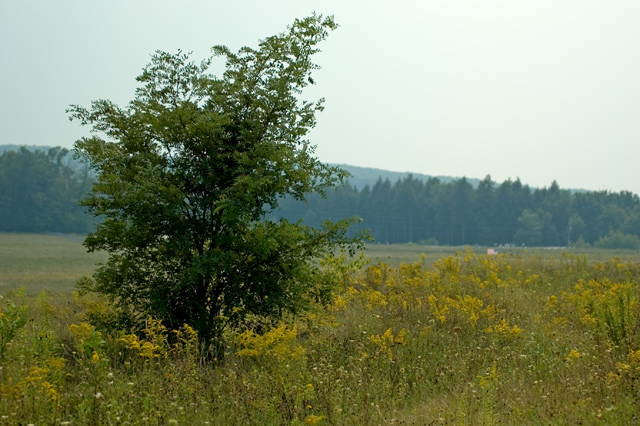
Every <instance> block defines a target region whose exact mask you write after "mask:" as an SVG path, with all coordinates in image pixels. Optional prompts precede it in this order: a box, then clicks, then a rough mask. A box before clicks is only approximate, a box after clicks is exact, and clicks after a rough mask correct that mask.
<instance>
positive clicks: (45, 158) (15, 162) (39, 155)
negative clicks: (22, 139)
mask: <svg viewBox="0 0 640 426" xmlns="http://www.w3.org/2000/svg"><path fill="white" fill-rule="evenodd" d="M69 158H70V156H69V150H68V149H64V148H59V147H57V148H50V149H49V150H48V151H47V152H44V151H40V150H35V151H30V150H28V149H27V148H26V147H22V148H20V149H19V150H18V151H5V152H4V153H3V154H2V155H0V231H4V232H64V233H74V232H75V233H86V232H88V231H90V229H91V227H92V223H93V219H92V218H91V217H90V216H89V215H87V214H85V209H84V208H82V207H80V206H79V205H78V200H79V199H80V198H81V197H82V196H83V195H84V194H86V192H87V191H88V190H89V189H90V188H91V179H90V177H89V174H88V171H87V169H86V168H85V169H79V170H75V169H74V168H73V167H71V166H70V164H69Z"/></svg>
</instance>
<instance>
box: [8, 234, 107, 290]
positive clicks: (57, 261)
mask: <svg viewBox="0 0 640 426" xmlns="http://www.w3.org/2000/svg"><path fill="white" fill-rule="evenodd" d="M82 240H83V237H82V236H80V235H43V234H13V233H0V294H2V293H6V291H7V290H10V289H15V288H17V287H20V286H24V287H25V289H26V290H27V292H28V293H29V294H37V293H40V292H41V291H43V290H48V291H51V292H54V293H57V292H69V291H70V290H71V289H73V286H74V285H75V282H76V281H77V280H78V279H79V278H80V277H82V276H84V275H89V274H91V273H92V271H93V270H94V268H95V264H96V263H97V262H103V261H105V260H106V258H107V257H106V255H105V254H104V253H87V250H86V249H85V248H84V247H83V246H82Z"/></svg>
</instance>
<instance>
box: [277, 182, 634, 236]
mask: <svg viewBox="0 0 640 426" xmlns="http://www.w3.org/2000/svg"><path fill="white" fill-rule="evenodd" d="M278 214H282V215H283V216H285V217H286V218H288V219H289V220H296V219H299V218H302V219H304V221H308V222H316V221H320V220H323V219H325V218H334V217H344V216H348V215H357V216H360V217H361V218H362V219H363V223H362V226H363V227H365V228H369V229H370V230H371V235H372V236H373V238H375V240H376V241H377V242H379V243H391V244H392V243H407V242H416V243H427V244H441V245H475V244H478V245H497V244H514V245H526V246H567V245H575V244H585V245H586V244H591V245H598V246H602V247H607V246H612V247H613V246H615V247H619V248H640V238H639V237H640V200H639V198H638V196H637V195H636V194H633V193H631V192H628V191H622V192H619V193H616V192H609V191H570V190H567V189H561V188H560V187H559V186H558V184H557V183H556V182H555V181H554V182H553V183H552V184H551V185H550V186H549V187H548V188H535V189H534V188H531V187H529V186H528V185H525V184H523V183H522V182H521V181H520V180H519V179H517V180H515V181H514V180H507V181H504V182H503V183H501V184H498V183H496V182H494V181H493V180H491V177H490V176H487V177H486V178H485V179H484V180H482V181H480V182H479V184H478V185H477V186H473V185H472V184H471V183H469V181H468V180H467V179H466V178H462V179H458V180H455V181H452V182H448V183H443V182H442V181H441V180H439V179H438V178H430V179H428V180H426V181H423V180H420V179H416V178H414V177H413V176H411V175H410V176H408V177H406V178H405V179H402V180H398V181H396V182H395V183H393V184H392V183H391V182H390V181H389V180H382V179H379V180H378V181H377V182H376V183H375V184H374V185H372V186H369V185H366V186H364V187H363V188H362V189H360V190H358V189H356V188H354V187H353V186H351V185H349V184H347V185H345V186H343V187H341V188H339V189H338V190H335V191H332V192H330V193H329V194H328V195H327V198H326V199H322V198H320V197H318V196H316V197H312V198H310V199H309V202H308V203H307V204H304V203H299V202H295V201H294V200H291V199H288V200H284V201H283V202H282V203H281V210H280V211H279V212H278Z"/></svg>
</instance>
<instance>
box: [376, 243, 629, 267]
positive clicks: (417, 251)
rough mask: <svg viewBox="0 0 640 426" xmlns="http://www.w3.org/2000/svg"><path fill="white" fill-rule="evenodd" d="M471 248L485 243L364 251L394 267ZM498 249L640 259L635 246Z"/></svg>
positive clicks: (515, 252)
mask: <svg viewBox="0 0 640 426" xmlns="http://www.w3.org/2000/svg"><path fill="white" fill-rule="evenodd" d="M467 250H469V251H471V252H472V253H474V254H476V255H482V254H485V253H486V252H487V247H485V246H455V247H447V246H423V245H419V244H414V243H408V244H368V245H367V251H366V255H367V257H369V258H371V260H372V261H373V263H377V262H378V261H380V262H384V263H387V264H389V265H390V266H393V267H397V266H399V265H400V264H401V263H403V262H404V263H412V262H415V261H416V260H417V259H418V258H420V256H421V255H422V254H424V255H425V256H426V258H425V263H426V264H427V265H432V264H433V263H434V262H435V261H437V260H439V259H442V258H443V257H448V256H453V255H455V254H456V253H463V252H465V251H467ZM498 251H499V252H500V253H501V254H504V255H520V256H527V255H533V256H542V257H551V258H561V257H562V256H563V254H571V255H574V256H585V257H586V258H587V259H588V261H593V262H601V261H606V260H609V259H611V258H613V257H617V258H619V259H623V260H629V261H640V252H638V251H637V250H623V249H620V250H603V249H596V248H591V247H583V248H574V247H570V248H567V247H549V248H544V247H533V248H523V247H509V248H503V247H499V248H498Z"/></svg>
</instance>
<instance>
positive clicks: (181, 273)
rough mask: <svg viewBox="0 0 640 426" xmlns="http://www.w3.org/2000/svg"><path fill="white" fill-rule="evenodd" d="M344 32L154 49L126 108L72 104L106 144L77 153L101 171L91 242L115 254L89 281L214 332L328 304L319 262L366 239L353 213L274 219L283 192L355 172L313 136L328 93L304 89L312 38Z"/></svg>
mask: <svg viewBox="0 0 640 426" xmlns="http://www.w3.org/2000/svg"><path fill="white" fill-rule="evenodd" d="M335 28H336V24H335V22H334V20H333V17H327V18H323V17H322V16H318V15H313V16H311V17H308V18H305V19H302V20H296V21H295V22H294V24H293V25H291V26H290V27H289V28H288V31H287V32H285V33H282V34H279V35H276V36H272V37H269V38H266V39H265V40H263V41H261V42H260V44H259V49H258V50H254V49H251V48H248V47H243V48H242V49H240V51H239V52H238V53H232V52H231V51H230V50H229V49H228V48H227V47H225V46H215V47H213V48H212V52H213V55H212V57H210V58H209V59H207V60H205V61H203V62H202V63H201V64H199V65H198V64H195V63H194V62H192V61H191V60H190V55H188V54H183V53H182V52H178V53H177V54H170V53H166V52H161V51H157V52H156V53H155V55H153V56H152V60H151V63H150V64H149V65H147V66H146V67H145V68H144V70H143V73H142V75H140V76H139V77H138V78H137V80H138V81H139V82H140V83H141V87H140V88H138V89H137V90H136V96H135V99H134V100H133V101H131V102H130V103H129V105H128V106H127V107H126V108H121V107H119V106H117V105H115V104H113V103H112V102H110V101H108V100H98V101H94V102H93V103H92V105H91V108H90V109H86V108H83V107H81V106H78V105H72V106H71V107H70V108H69V109H68V111H67V112H68V113H69V115H70V119H71V120H74V119H77V120H79V121H80V122H81V123H82V124H83V125H90V126H92V128H93V131H94V132H101V133H103V134H104V135H105V136H106V139H107V140H105V139H101V138H99V137H91V138H83V139H80V140H78V141H77V142H76V144H75V148H74V150H75V154H76V155H77V156H78V157H80V158H82V159H84V160H85V161H87V162H88V163H89V164H90V166H91V167H92V168H93V169H94V170H95V172H96V174H97V180H96V182H95V184H94V186H93V189H92V191H91V192H90V193H89V194H88V195H87V196H86V197H85V198H84V199H83V200H82V202H81V204H83V205H84V206H87V207H88V208H89V211H90V212H91V213H92V214H94V215H96V216H99V217H100V218H102V222H101V223H100V224H98V225H97V227H96V230H95V232H93V233H91V234H89V235H88V236H87V238H86V239H85V242H84V244H85V246H86V247H87V248H88V250H89V251H95V250H106V251H107V252H109V254H110V256H109V259H108V261H107V262H106V263H105V264H104V265H102V266H101V267H100V268H99V269H98V270H97V271H96V272H95V274H94V275H93V277H92V278H91V279H86V280H85V281H84V282H82V283H80V286H81V287H83V288H85V289H88V290H91V291H96V292H98V293H101V294H103V295H106V296H108V297H109V298H110V299H111V300H112V301H113V302H114V303H115V304H116V306H118V307H119V308H120V309H122V310H124V311H126V312H129V313H134V314H137V315H146V314H150V315H153V316H155V317H157V318H160V319H162V320H163V321H165V323H167V325H169V326H173V327H176V326H180V325H182V324H183V323H188V324H190V325H191V326H192V327H194V328H195V329H196V330H197V331H198V332H199V333H200V336H201V337H202V338H203V339H205V340H211V339H215V338H216V337H219V336H220V334H221V333H222V331H223V330H224V328H225V327H226V326H228V325H230V324H234V323H237V322H238V321H241V320H242V319H243V318H244V317H245V316H246V315H247V314H258V315H267V316H273V315H276V316H277V315H280V314H282V313H283V312H286V311H294V312H295V311H297V310H299V309H303V308H304V307H305V306H306V305H307V303H308V302H310V301H311V300H318V299H320V300H324V301H326V300H327V297H329V294H330V288H327V285H328V284H326V280H324V281H323V279H322V273H321V270H320V269H319V267H318V263H317V260H318V258H320V257H322V256H325V255H327V254H329V253H332V252H333V251H334V250H336V249H349V250H353V247H354V244H356V245H357V244H360V243H361V242H362V240H361V238H360V237H348V236H347V231H348V230H349V228H350V226H351V225H352V224H353V222H354V220H356V219H354V218H350V219H344V220H341V221H338V222H329V221H327V222H325V223H324V224H323V225H322V226H320V227H317V228H313V227H309V226H306V225H304V224H302V223H301V222H298V223H291V222H288V221H287V220H284V219H280V220H268V219H267V216H266V215H267V214H268V213H271V212H273V211H274V210H275V209H277V207H278V201H279V199H281V197H284V196H289V197H293V198H295V199H298V200H305V197H306V196H307V195H308V194H310V193H313V192H318V193H320V194H324V193H325V190H326V189H328V188H330V187H334V186H337V185H339V184H341V183H342V181H343V179H344V178H345V177H346V173H345V172H344V171H342V170H340V169H339V168H336V167H329V166H327V165H324V164H322V163H321V162H319V161H318V160H317V159H316V158H315V157H314V156H313V152H314V146H313V145H311V144H310V143H309V142H308V141H307V140H305V139H304V137H305V135H306V134H307V132H308V131H309V130H310V129H311V128H313V127H314V125H315V123H316V121H315V113H316V112H317V111H321V110H322V109H323V107H322V103H323V99H321V100H320V101H318V102H315V103H313V102H308V101H302V100H300V99H299V98H298V95H299V94H300V93H301V91H302V89H303V88H304V87H306V86H307V85H308V84H310V83H312V82H313V79H312V78H311V72H312V71H313V70H315V69H317V68H318V66H317V65H316V64H314V63H313V62H312V60H311V57H312V56H313V54H315V53H317V52H319V49H317V47H316V45H317V44H318V43H319V42H321V41H322V40H324V39H325V38H326V37H327V35H328V31H329V30H333V29H335ZM217 56H222V57H224V58H226V71H225V72H224V74H223V76H222V77H221V78H218V77H215V76H212V75H210V74H208V73H207V70H208V68H209V66H210V64H211V62H212V60H213V58H215V57H217ZM323 283H324V284H323Z"/></svg>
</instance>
